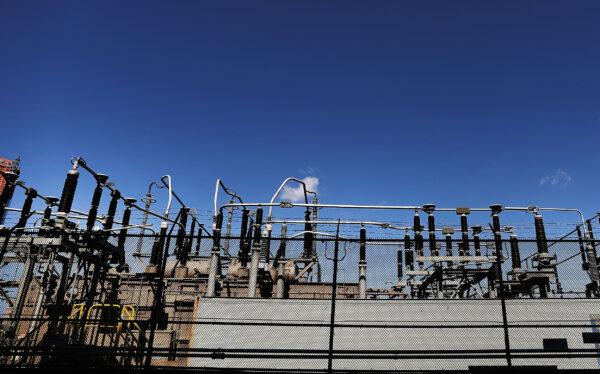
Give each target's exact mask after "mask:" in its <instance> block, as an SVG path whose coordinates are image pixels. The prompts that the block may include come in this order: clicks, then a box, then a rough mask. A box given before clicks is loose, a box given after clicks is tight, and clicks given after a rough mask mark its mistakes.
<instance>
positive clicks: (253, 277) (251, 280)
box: [248, 207, 263, 297]
mask: <svg viewBox="0 0 600 374" xmlns="http://www.w3.org/2000/svg"><path fill="white" fill-rule="evenodd" d="M262 217H263V208H262V207H261V208H258V209H256V220H255V221H254V230H253V231H254V243H253V244H252V257H251V259H250V273H249V274H248V297H255V296H256V285H257V282H258V264H259V260H260V248H261V246H260V244H261V232H260V228H261V226H262Z"/></svg>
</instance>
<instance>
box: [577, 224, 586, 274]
mask: <svg viewBox="0 0 600 374" xmlns="http://www.w3.org/2000/svg"><path fill="white" fill-rule="evenodd" d="M575 230H576V231H577V239H578V242H579V252H580V253H581V265H582V267H583V270H588V269H589V264H588V261H587V256H586V250H585V247H586V246H585V243H584V242H583V235H582V234H581V227H580V226H577V228H576V229H575Z"/></svg>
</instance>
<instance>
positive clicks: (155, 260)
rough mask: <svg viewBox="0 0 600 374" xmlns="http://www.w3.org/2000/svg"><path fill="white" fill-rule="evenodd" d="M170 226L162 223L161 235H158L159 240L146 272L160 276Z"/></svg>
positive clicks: (154, 245)
mask: <svg viewBox="0 0 600 374" xmlns="http://www.w3.org/2000/svg"><path fill="white" fill-rule="evenodd" d="M168 227H169V226H168V224H167V222H166V221H163V222H161V223H160V233H159V234H158V240H156V241H155V242H154V244H153V246H152V254H151V256H150V264H149V266H148V267H147V268H146V272H148V273H155V274H160V271H161V268H162V263H163V261H162V259H163V253H164V251H165V242H166V238H167V228H168Z"/></svg>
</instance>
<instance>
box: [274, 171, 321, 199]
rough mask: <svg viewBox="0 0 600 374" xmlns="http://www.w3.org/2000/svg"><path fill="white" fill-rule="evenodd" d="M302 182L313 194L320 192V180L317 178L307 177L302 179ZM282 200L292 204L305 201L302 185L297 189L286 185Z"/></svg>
mask: <svg viewBox="0 0 600 374" xmlns="http://www.w3.org/2000/svg"><path fill="white" fill-rule="evenodd" d="M302 181H303V182H304V183H305V184H306V189H307V190H309V191H313V192H318V191H317V190H318V189H319V178H317V177H306V178H304V179H302ZM281 198H282V199H283V200H285V201H291V202H294V203H295V202H300V201H304V189H303V188H302V185H301V184H298V185H297V186H296V187H292V186H288V185H286V186H285V187H283V192H282V193H281Z"/></svg>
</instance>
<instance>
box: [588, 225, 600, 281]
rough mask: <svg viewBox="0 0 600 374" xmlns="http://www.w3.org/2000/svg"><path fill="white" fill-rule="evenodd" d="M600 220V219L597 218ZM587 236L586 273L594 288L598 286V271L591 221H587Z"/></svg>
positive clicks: (599, 277)
mask: <svg viewBox="0 0 600 374" xmlns="http://www.w3.org/2000/svg"><path fill="white" fill-rule="evenodd" d="M599 220H600V218H599ZM587 227H588V235H589V237H590V242H589V244H588V245H587V251H586V252H587V257H588V258H587V260H588V263H589V265H588V269H589V270H588V271H589V274H590V278H591V279H592V280H593V282H595V283H596V286H597V287H599V286H600V269H598V254H597V253H596V240H595V239H594V229H593V227H592V221H591V220H588V221H587Z"/></svg>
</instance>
